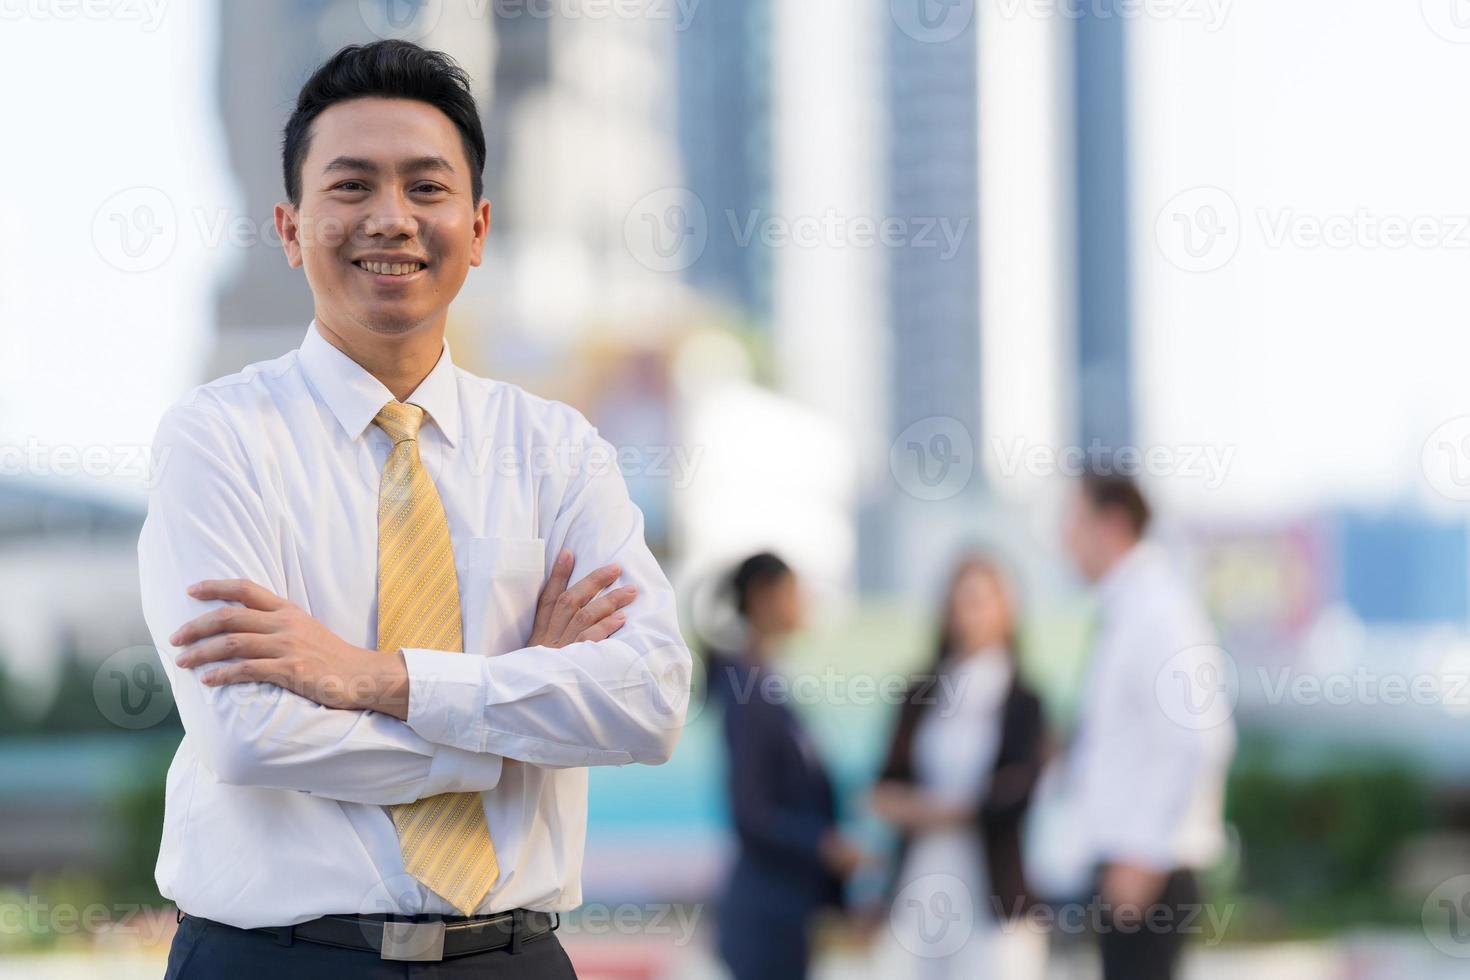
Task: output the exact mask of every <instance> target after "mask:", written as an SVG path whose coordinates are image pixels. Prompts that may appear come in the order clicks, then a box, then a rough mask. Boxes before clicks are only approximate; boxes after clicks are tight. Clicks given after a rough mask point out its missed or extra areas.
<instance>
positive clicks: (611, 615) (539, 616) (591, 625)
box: [526, 551, 638, 649]
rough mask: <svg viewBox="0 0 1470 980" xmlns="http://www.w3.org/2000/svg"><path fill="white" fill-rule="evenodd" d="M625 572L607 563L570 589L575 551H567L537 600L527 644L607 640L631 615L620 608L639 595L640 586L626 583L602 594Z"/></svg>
mask: <svg viewBox="0 0 1470 980" xmlns="http://www.w3.org/2000/svg"><path fill="white" fill-rule="evenodd" d="M621 571H622V570H621V569H619V568H618V566H616V565H604V566H602V567H601V568H599V569H597V570H596V571H594V572H592V573H590V574H589V575H588V576H587V577H586V578H584V579H582V581H580V582H578V583H577V584H576V585H574V586H572V587H571V588H570V589H568V588H567V583H568V582H569V581H570V580H571V577H572V553H571V552H570V551H563V552H562V553H561V554H560V555H559V556H557V559H556V564H555V565H552V566H551V578H549V579H547V580H546V586H545V587H544V588H543V589H542V590H541V598H540V599H539V600H537V602H536V621H535V622H534V623H533V624H532V625H531V638H530V639H529V640H527V641H526V646H528V647H553V648H557V649H559V648H561V647H564V646H567V645H569V644H572V643H577V642H580V641H582V640H605V639H607V638H608V637H609V636H612V635H613V634H614V633H616V632H617V631H618V630H619V629H621V628H622V625H623V623H624V622H626V621H627V618H628V617H627V616H626V615H625V614H624V613H622V612H621V611H620V610H621V609H622V608H623V607H624V606H626V605H627V604H628V603H630V602H632V601H633V600H634V599H635V598H636V597H637V595H638V587H637V586H636V585H625V586H623V587H622V588H621V589H613V590H612V591H611V592H608V593H605V594H603V595H598V593H599V592H602V590H603V589H605V588H607V587H608V586H609V585H612V584H613V582H615V581H617V578H618V575H619V574H620V573H621Z"/></svg>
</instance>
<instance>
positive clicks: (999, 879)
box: [873, 555, 1046, 980]
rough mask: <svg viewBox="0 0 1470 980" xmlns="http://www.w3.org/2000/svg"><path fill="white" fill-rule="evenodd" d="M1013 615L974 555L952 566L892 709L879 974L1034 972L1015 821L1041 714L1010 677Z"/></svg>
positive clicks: (881, 805) (880, 807)
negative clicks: (923, 662) (933, 627)
mask: <svg viewBox="0 0 1470 980" xmlns="http://www.w3.org/2000/svg"><path fill="white" fill-rule="evenodd" d="M1016 618H1017V617H1016V604H1015V599H1014V595H1013V592H1012V589H1011V586H1010V582H1009V579H1008V577H1007V576H1006V575H1005V573H1004V571H1003V570H1002V569H1001V567H1000V566H999V565H998V564H996V563H995V562H994V561H993V560H991V559H989V558H987V557H985V556H983V555H971V556H969V557H967V558H965V559H964V560H962V561H961V562H960V563H959V564H958V566H957V567H956V569H955V572H954V574H953V576H952V578H951V580H950V584H949V589H948V592H947V594H946V597H945V601H944V606H943V610H942V618H941V625H940V636H939V642H938V644H937V649H936V652H935V657H934V661H933V664H932V667H931V669H930V670H929V672H928V673H927V674H925V675H923V676H921V677H920V678H919V679H918V681H917V683H915V684H914V685H913V686H912V687H911V688H910V690H909V694H908V696H907V697H906V698H905V700H904V704H903V706H902V707H901V709H900V711H899V717H898V722H897V724H896V726H895V729H894V735H893V740H892V743H891V746H890V749H889V753H888V759H887V761H886V763H885V764H884V767H883V770H882V772H881V774H880V776H879V781H878V784H877V787H876V788H875V790H874V793H873V806H874V809H875V810H876V812H877V813H878V815H879V816H880V817H882V818H883V819H885V820H886V821H888V822H889V823H891V824H893V825H894V826H895V827H896V828H897V829H898V831H899V834H900V846H899V861H898V874H897V876H896V878H895V880H894V882H893V888H892V890H891V892H890V900H891V905H890V910H889V932H888V935H887V937H886V938H885V940H884V941H883V942H881V943H880V946H879V950H878V963H879V975H881V976H883V977H884V978H902V977H913V978H923V980H947V978H961V977H963V978H966V980H974V978H983V977H1005V978H1006V980H1027V978H1029V977H1040V976H1041V975H1042V973H1043V972H1044V969H1045V962H1046V937H1045V935H1044V934H1043V933H1041V932H1039V931H1037V930H1036V929H1035V928H1034V927H1032V926H1031V925H1030V924H1029V923H1027V922H1026V921H1025V918H1024V915H1025V912H1026V910H1027V909H1028V907H1029V905H1030V898H1029V895H1028V892H1027V888H1026V880H1025V874H1024V870H1023V868H1022V866H1021V853H1022V852H1021V824H1022V819H1023V817H1024V815H1025V812H1026V808H1027V806H1028V804H1029V802H1030V799H1031V793H1032V789H1033V788H1034V786H1035V784H1036V779H1037V776H1038V774H1039V773H1040V770H1041V763H1042V755H1043V725H1042V715H1041V704H1040V701H1039V700H1038V699H1037V697H1036V695H1035V694H1033V693H1032V692H1031V691H1030V690H1029V689H1028V688H1027V687H1026V686H1025V684H1024V683H1023V682H1022V681H1021V679H1020V677H1019V676H1018V673H1017V670H1016V640H1015V632H1016Z"/></svg>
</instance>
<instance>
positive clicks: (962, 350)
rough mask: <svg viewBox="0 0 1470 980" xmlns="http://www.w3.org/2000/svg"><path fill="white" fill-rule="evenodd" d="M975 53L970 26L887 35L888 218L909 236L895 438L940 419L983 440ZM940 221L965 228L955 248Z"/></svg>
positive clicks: (897, 299) (898, 262)
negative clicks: (933, 36)
mask: <svg viewBox="0 0 1470 980" xmlns="http://www.w3.org/2000/svg"><path fill="white" fill-rule="evenodd" d="M977 53H978V47H977V45H976V42H975V28H974V25H973V23H972V24H971V25H970V26H969V27H968V28H967V29H965V30H964V31H963V32H961V33H960V34H959V35H958V36H957V37H953V38H950V39H948V40H920V39H917V38H915V37H914V36H912V35H910V34H909V33H907V32H906V31H905V30H903V29H902V27H901V26H900V25H899V23H898V21H897V20H895V21H894V22H893V23H892V24H891V25H890V29H889V31H888V66H887V67H888V100H887V101H888V147H887V150H888V152H887V162H888V194H887V209H886V214H887V216H889V217H893V218H897V219H900V220H901V221H903V222H905V223H906V226H907V227H908V228H909V229H910V238H911V239H912V240H910V241H908V242H907V243H906V244H905V245H904V246H902V247H899V248H892V249H889V250H888V256H889V262H888V313H889V325H890V328H891V330H892V337H893V344H892V355H891V360H890V364H891V365H892V386H893V393H892V403H891V411H892V420H893V434H894V435H897V434H898V433H899V432H901V431H903V430H904V429H905V428H907V427H908V426H910V425H913V424H914V423H915V422H919V421H921V420H923V419H926V418H931V417H935V416H943V417H948V418H952V419H956V420H958V421H959V422H960V424H961V425H963V426H964V427H965V429H966V430H968V432H969V434H970V436H971V438H972V439H978V438H979V437H980V432H981V429H980V261H979V246H978V240H979V228H978V224H979V211H980V197H979V193H980V192H979V179H980V167H979V161H978V154H979V146H980V141H979V133H978V132H977V128H978V126H979V113H978V111H977V107H976V101H977V99H978V94H979V89H978V85H977V79H976V55H977ZM939 222H948V223H949V227H950V228H952V229H956V230H959V229H963V232H962V234H961V235H960V238H959V242H958V248H957V249H956V250H955V251H954V252H953V253H952V254H951V252H950V251H949V250H948V249H946V248H944V247H943V244H942V242H943V239H942V237H941V236H939V235H938V233H937V231H936V227H937V225H938V223H939ZM925 228H928V229H929V232H928V235H929V236H933V239H934V240H935V243H936V244H935V245H933V246H930V245H927V244H925V243H924V240H923V239H921V238H920V237H919V236H920V235H921V234H922V233H923V230H924V229H925ZM926 237H927V236H926Z"/></svg>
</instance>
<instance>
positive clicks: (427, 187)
mask: <svg viewBox="0 0 1470 980" xmlns="http://www.w3.org/2000/svg"><path fill="white" fill-rule="evenodd" d="M443 189H444V188H442V187H440V186H439V185H438V184H417V185H415V186H414V190H415V191H418V192H419V193H420V194H434V193H437V192H438V191H441V190H443Z"/></svg>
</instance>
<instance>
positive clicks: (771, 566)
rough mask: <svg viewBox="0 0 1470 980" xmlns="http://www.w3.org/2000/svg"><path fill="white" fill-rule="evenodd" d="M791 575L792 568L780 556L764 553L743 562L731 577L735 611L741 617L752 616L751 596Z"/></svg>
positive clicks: (730, 586)
mask: <svg viewBox="0 0 1470 980" xmlns="http://www.w3.org/2000/svg"><path fill="white" fill-rule="evenodd" d="M790 574H791V566H790V565H788V564H786V562H784V561H782V560H781V558H780V557H779V556H778V555H775V554H773V553H771V552H769V551H762V552H759V553H757V554H754V555H751V556H750V557H749V558H747V559H745V560H744V561H743V562H741V563H740V564H739V565H738V566H737V567H736V569H735V571H734V572H733V573H731V575H730V585H729V588H730V592H731V594H732V595H733V596H734V598H735V610H736V611H737V612H738V613H740V615H741V616H748V615H749V614H750V596H751V593H753V592H755V590H756V589H758V588H761V587H763V586H766V585H770V584H771V583H772V582H777V581H780V580H781V579H782V578H784V577H786V576H787V575H790Z"/></svg>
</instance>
